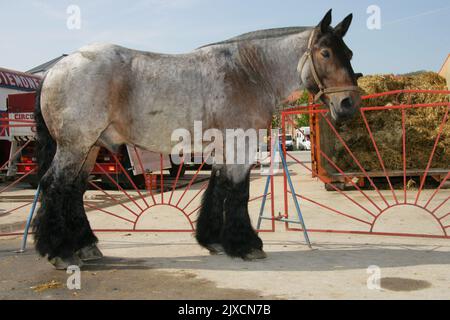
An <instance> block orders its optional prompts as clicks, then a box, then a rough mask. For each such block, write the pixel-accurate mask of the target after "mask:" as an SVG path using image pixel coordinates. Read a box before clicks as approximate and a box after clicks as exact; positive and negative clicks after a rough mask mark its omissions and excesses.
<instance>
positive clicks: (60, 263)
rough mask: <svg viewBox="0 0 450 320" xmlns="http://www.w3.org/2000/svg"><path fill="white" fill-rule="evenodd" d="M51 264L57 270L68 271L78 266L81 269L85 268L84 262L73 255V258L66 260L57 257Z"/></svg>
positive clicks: (51, 260)
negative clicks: (71, 267)
mask: <svg viewBox="0 0 450 320" xmlns="http://www.w3.org/2000/svg"><path fill="white" fill-rule="evenodd" d="M49 262H50V263H51V264H52V265H53V266H54V267H55V269H56V270H66V269H67V268H69V267H70V266H78V267H80V268H81V266H83V261H81V259H80V258H79V257H78V256H77V255H73V256H72V257H69V258H65V259H63V258H60V257H55V258H53V259H50V260H49Z"/></svg>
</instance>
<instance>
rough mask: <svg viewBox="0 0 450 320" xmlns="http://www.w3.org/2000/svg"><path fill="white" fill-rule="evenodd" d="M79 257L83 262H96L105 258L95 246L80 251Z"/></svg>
mask: <svg viewBox="0 0 450 320" xmlns="http://www.w3.org/2000/svg"><path fill="white" fill-rule="evenodd" d="M77 255H78V257H79V258H80V259H81V260H82V261H94V260H99V259H101V258H103V253H102V252H101V251H100V249H99V248H98V247H97V245H95V244H92V245H90V246H87V247H84V248H83V249H81V250H79V251H78V252H77Z"/></svg>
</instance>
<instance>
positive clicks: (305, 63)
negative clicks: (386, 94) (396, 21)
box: [299, 10, 362, 123]
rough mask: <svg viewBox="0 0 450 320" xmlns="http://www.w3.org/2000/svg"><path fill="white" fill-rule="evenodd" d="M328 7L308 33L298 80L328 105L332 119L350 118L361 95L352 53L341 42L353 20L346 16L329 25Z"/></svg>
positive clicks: (356, 107) (338, 120)
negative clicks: (308, 36) (316, 24)
mask: <svg viewBox="0 0 450 320" xmlns="http://www.w3.org/2000/svg"><path fill="white" fill-rule="evenodd" d="M331 19H332V17H331V10H330V11H328V13H327V14H326V15H325V17H324V18H323V19H322V21H321V22H320V23H319V25H318V26H317V27H315V28H314V29H313V31H312V33H311V36H310V39H309V42H308V49H307V51H306V53H305V54H304V56H303V57H302V59H301V60H300V63H299V72H300V77H301V80H302V82H303V84H304V86H305V87H306V89H307V90H308V91H309V92H310V93H312V94H314V95H315V96H316V101H321V102H323V103H324V104H325V105H327V106H328V108H329V110H330V113H331V117H332V119H333V121H334V122H336V123H340V122H342V121H345V120H348V119H351V118H352V117H353V116H354V115H355V114H356V112H357V111H358V110H359V107H360V105H361V96H360V92H359V89H358V84H357V80H358V78H359V77H361V76H362V75H361V74H356V73H355V72H354V71H353V68H352V65H351V59H352V56H353V52H352V51H351V50H350V49H349V48H348V47H347V45H346V44H345V42H344V36H345V34H346V33H347V31H348V29H349V27H350V24H351V22H352V19H353V15H352V14H350V15H348V16H347V17H346V18H345V19H344V20H343V21H342V22H341V23H339V24H338V25H337V26H336V27H335V28H332V27H331Z"/></svg>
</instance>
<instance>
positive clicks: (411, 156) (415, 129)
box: [321, 72, 450, 172]
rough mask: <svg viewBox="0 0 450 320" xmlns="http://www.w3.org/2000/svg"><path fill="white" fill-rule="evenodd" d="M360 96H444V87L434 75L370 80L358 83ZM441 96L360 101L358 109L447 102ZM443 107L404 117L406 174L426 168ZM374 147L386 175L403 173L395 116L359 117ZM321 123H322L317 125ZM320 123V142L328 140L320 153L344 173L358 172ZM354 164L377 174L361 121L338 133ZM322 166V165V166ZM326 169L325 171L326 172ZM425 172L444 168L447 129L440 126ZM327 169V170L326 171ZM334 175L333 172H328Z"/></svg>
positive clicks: (448, 152)
mask: <svg viewBox="0 0 450 320" xmlns="http://www.w3.org/2000/svg"><path fill="white" fill-rule="evenodd" d="M359 86H360V87H361V89H362V91H363V94H364V95H367V94H373V93H380V92H385V91H392V90H400V89H424V90H446V89H447V86H446V81H445V79H444V78H442V77H440V76H439V75H437V74H435V73H432V72H426V73H421V74H417V75H411V76H393V75H375V76H367V77H363V78H361V79H360V80H359ZM448 101H449V98H448V96H445V95H429V94H414V95H410V96H409V95H404V94H402V95H398V96H387V97H379V98H375V99H369V100H366V101H364V106H389V105H398V104H408V103H409V102H410V103H413V104H417V103H434V102H448ZM445 111H446V107H438V108H434V107H433V108H414V109H408V110H407V111H406V155H407V157H406V160H407V169H414V170H415V169H418V170H423V169H425V168H426V166H427V164H428V161H429V157H430V154H431V151H432V149H433V145H434V143H435V140H436V138H437V136H438V133H439V128H440V126H441V123H442V120H443V117H444V115H445ZM365 114H366V117H367V120H368V123H369V126H370V129H371V131H372V133H373V135H374V138H375V142H376V144H377V146H378V148H379V151H380V154H381V157H382V159H383V161H384V163H385V167H386V169H387V170H403V147H402V140H403V133H402V112H401V110H383V111H366V112H365ZM323 122H324V121H323ZM327 127H328V125H327V124H326V123H321V133H322V134H321V136H322V137H324V136H327V135H331V136H332V139H330V138H328V139H323V140H322V144H321V147H322V149H323V150H324V151H325V152H326V154H328V155H332V157H331V158H332V160H333V161H334V162H335V163H336V164H338V166H339V167H340V168H342V169H344V170H345V171H348V172H351V171H356V172H359V171H361V170H360V169H359V167H358V166H357V165H356V163H355V162H354V161H353V159H352V158H351V156H350V155H349V153H348V152H347V151H346V150H345V148H344V147H343V146H342V144H341V143H340V142H339V141H338V140H337V139H336V138H335V136H334V133H333V132H331V131H330V129H329V128H327ZM338 131H339V133H340V134H341V136H342V138H343V139H344V141H345V142H346V143H347V144H348V146H349V147H350V149H351V150H352V152H353V153H354V154H355V156H356V158H357V159H358V160H359V161H360V162H361V164H362V166H363V167H364V168H365V169H366V170H367V171H380V170H382V168H381V165H380V162H379V160H378V157H377V155H376V151H375V148H374V146H373V143H372V141H371V139H370V136H369V135H368V132H367V129H366V126H365V124H364V121H363V119H362V117H361V116H360V115H359V116H358V117H357V118H356V119H353V120H352V121H349V122H348V123H346V124H345V125H344V126H342V127H341V128H339V129H338ZM323 163H327V161H326V160H324V161H323ZM327 167H328V166H327ZM431 168H434V169H449V168H450V123H449V121H448V122H447V123H446V125H445V127H444V131H443V134H442V136H441V138H440V140H439V144H438V146H437V149H436V153H435V156H434V160H433V162H432V166H431ZM328 169H330V167H328ZM331 171H335V170H331Z"/></svg>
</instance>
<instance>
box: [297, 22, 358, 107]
mask: <svg viewBox="0 0 450 320" xmlns="http://www.w3.org/2000/svg"><path fill="white" fill-rule="evenodd" d="M315 35H316V30H315V29H314V30H313V32H312V33H311V36H310V37H309V41H308V49H307V50H306V52H305V53H304V54H303V56H302V58H301V59H300V62H299V63H298V71H299V72H300V74H301V73H302V71H303V68H304V67H305V64H306V62H307V61H308V60H309V62H310V68H311V73H312V76H313V78H314V81H315V82H316V85H317V86H318V87H319V92H318V93H317V94H316V96H315V101H316V102H317V101H319V100H320V98H321V97H322V96H323V95H326V94H330V93H338V92H346V91H356V92H359V87H358V86H345V87H330V88H327V87H325V86H324V84H323V82H322V81H321V80H320V77H319V74H318V73H317V69H316V65H315V63H314V57H313V54H312V47H313V44H314V43H313V42H314V38H315Z"/></svg>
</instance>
